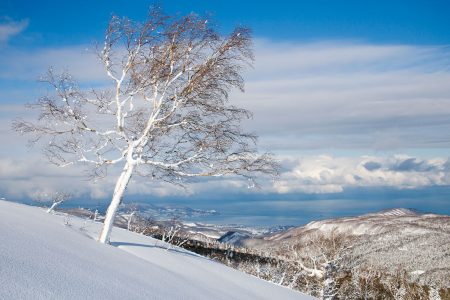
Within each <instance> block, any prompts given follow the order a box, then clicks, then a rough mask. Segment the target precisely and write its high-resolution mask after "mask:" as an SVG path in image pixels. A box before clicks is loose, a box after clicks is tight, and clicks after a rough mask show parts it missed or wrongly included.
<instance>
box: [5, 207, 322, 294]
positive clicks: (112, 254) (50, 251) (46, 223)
mask: <svg viewBox="0 0 450 300" xmlns="http://www.w3.org/2000/svg"><path fill="white" fill-rule="evenodd" d="M100 228H101V224H100V223H96V222H93V221H91V220H84V219H80V218H77V217H74V216H69V215H65V214H61V213H55V214H46V213H45V212H44V211H43V210H42V209H40V208H37V207H30V206H26V205H21V204H16V203H11V202H6V201H0V237H1V239H2V241H1V243H0V286H1V288H0V299H313V298H312V297H309V296H306V295H303V294H301V293H298V292H295V291H293V290H290V289H287V288H284V287H281V286H278V285H275V284H272V283H268V282H266V281H263V280H260V279H258V278H255V277H253V276H249V275H246V274H244V273H241V272H239V271H236V270H234V269H231V268H228V267H226V266H224V265H222V264H219V263H216V262H214V261H211V260H209V259H206V258H204V257H201V256H199V255H197V254H194V253H191V252H188V251H186V250H183V249H181V248H176V247H173V246H169V245H168V244H165V243H163V242H161V241H158V240H155V239H152V238H149V237H146V236H142V235H139V234H136V233H132V232H129V231H126V230H124V229H120V228H114V230H113V234H112V238H111V245H103V244H100V243H98V242H96V241H95V238H96V237H97V236H98V232H99V230H100Z"/></svg>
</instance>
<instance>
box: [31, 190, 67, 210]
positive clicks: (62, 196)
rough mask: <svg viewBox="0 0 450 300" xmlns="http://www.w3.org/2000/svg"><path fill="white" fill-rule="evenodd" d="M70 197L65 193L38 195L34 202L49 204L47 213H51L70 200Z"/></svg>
mask: <svg viewBox="0 0 450 300" xmlns="http://www.w3.org/2000/svg"><path fill="white" fill-rule="evenodd" d="M71 197H72V195H71V194H70V193H66V192H55V193H52V194H50V195H48V194H39V195H38V196H37V197H36V198H35V199H34V200H35V201H37V202H42V203H50V202H51V205H50V207H49V208H48V209H47V213H51V212H52V211H53V210H55V208H56V207H57V206H58V205H60V204H62V203H63V202H65V201H67V200H68V199H70V198H71Z"/></svg>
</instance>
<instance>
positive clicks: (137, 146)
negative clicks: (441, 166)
mask: <svg viewBox="0 0 450 300" xmlns="http://www.w3.org/2000/svg"><path fill="white" fill-rule="evenodd" d="M251 44H252V41H251V36H250V31H249V30H248V29H247V28H236V29H235V30H234V31H233V32H232V33H231V34H230V35H228V36H226V37H224V36H222V35H220V34H218V33H217V32H216V31H215V30H214V29H213V27H212V26H210V22H208V20H206V19H203V18H201V17H199V16H197V15H194V14H190V15H187V16H182V17H178V16H177V17H171V16H167V15H165V14H164V13H163V12H162V11H161V10H160V9H151V10H150V12H149V15H148V18H147V20H146V21H145V22H142V23H138V22H133V21H131V20H129V19H127V18H118V17H116V16H114V17H112V19H111V21H110V23H109V26H108V29H107V31H106V36H105V40H104V43H103V46H101V47H99V51H98V52H99V53H98V55H99V58H100V60H101V62H102V63H103V65H104V69H105V73H106V75H107V76H108V77H109V80H110V81H109V82H110V83H111V87H110V88H106V89H103V90H100V89H93V90H87V89H83V88H80V86H79V85H78V84H77V82H76V80H75V79H74V78H73V77H72V76H71V75H70V74H68V73H66V72H64V73H62V74H56V73H55V72H54V71H53V70H51V69H50V70H49V71H48V73H47V76H45V78H43V81H45V82H47V83H48V84H50V85H51V87H52V88H53V91H54V93H53V94H50V95H47V96H44V97H42V98H40V99H39V100H38V101H37V102H36V103H35V104H32V105H31V107H33V108H35V109H37V110H38V111H39V112H40V116H39V118H38V120H37V121H36V122H28V121H23V120H17V121H16V122H15V123H14V125H13V126H14V128H15V130H17V131H18V132H21V133H27V134H31V135H32V136H33V138H32V141H34V142H42V144H43V146H44V150H45V154H46V156H47V157H48V159H49V160H50V162H52V163H54V164H56V165H59V166H61V167H65V166H70V165H73V164H76V163H82V164H90V165H92V166H93V167H94V168H93V169H94V174H95V175H98V176H104V175H106V170H107V168H108V167H109V166H112V165H119V166H120V168H121V173H120V175H119V177H118V179H117V181H116V185H115V187H114V191H113V196H112V200H111V203H110V205H109V207H108V210H107V213H106V217H105V222H104V226H103V229H102V231H101V235H100V237H99V241H100V242H102V243H107V242H108V241H109V236H110V232H111V229H112V226H113V221H114V218H115V216H116V213H117V209H118V207H119V205H120V203H121V201H122V197H123V195H124V192H125V189H126V187H127V185H128V183H129V181H130V179H131V177H132V175H133V174H136V175H140V176H146V177H148V178H149V179H154V180H162V181H165V182H169V183H173V184H177V185H180V184H183V183H184V182H185V180H187V179H189V178H193V177H204V176H224V175H230V174H231V175H233V174H234V175H239V176H243V177H245V178H247V179H248V180H250V181H251V182H252V184H253V176H254V175H255V174H257V173H265V174H270V175H275V174H276V169H277V168H276V167H277V166H276V163H274V161H273V160H272V159H271V157H270V155H268V154H262V155H260V154H257V151H256V147H255V143H256V136H255V135H254V134H251V133H247V132H245V131H243V130H242V128H241V126H240V123H241V121H242V120H243V119H247V118H249V117H250V116H251V113H250V112H249V111H247V110H245V109H241V108H238V107H235V106H233V105H230V104H229V103H228V97H229V93H230V92H231V91H232V90H233V89H235V88H237V89H239V90H242V91H243V89H244V80H243V78H242V75H241V73H242V71H243V69H244V68H245V67H246V66H249V65H251V64H252V61H253V54H252V49H251Z"/></svg>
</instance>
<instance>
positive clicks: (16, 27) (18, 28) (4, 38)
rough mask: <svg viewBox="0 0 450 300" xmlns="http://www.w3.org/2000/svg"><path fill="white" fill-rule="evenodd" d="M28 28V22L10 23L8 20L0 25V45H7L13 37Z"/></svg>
mask: <svg viewBox="0 0 450 300" xmlns="http://www.w3.org/2000/svg"><path fill="white" fill-rule="evenodd" d="M27 27H28V20H21V21H12V20H10V19H9V18H7V19H6V21H5V22H3V23H0V44H3V43H7V42H8V41H9V40H10V39H11V38H12V37H13V36H15V35H18V34H20V33H21V32H22V31H24V30H25V29H26V28H27Z"/></svg>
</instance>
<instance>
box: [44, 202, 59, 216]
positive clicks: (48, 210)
mask: <svg viewBox="0 0 450 300" xmlns="http://www.w3.org/2000/svg"><path fill="white" fill-rule="evenodd" d="M61 203H63V201H58V202H53V204H52V206H50V208H49V209H47V213H48V214H49V213H51V212H52V211H53V210H54V209H55V207H57V206H58V205H60V204H61Z"/></svg>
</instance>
